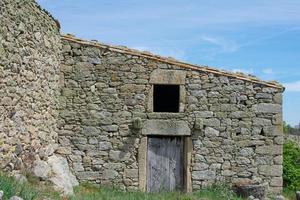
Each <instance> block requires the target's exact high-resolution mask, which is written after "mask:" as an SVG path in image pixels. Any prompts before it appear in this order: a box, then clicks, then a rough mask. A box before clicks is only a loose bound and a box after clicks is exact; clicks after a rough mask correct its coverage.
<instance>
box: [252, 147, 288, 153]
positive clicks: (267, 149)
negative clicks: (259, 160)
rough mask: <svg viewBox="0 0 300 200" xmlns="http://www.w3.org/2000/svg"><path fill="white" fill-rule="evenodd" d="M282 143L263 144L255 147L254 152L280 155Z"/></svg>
mask: <svg viewBox="0 0 300 200" xmlns="http://www.w3.org/2000/svg"><path fill="white" fill-rule="evenodd" d="M282 148H283V147H282V145H265V146H259V147H257V148H256V150H255V153H257V154H262V155H282V152H283V149H282Z"/></svg>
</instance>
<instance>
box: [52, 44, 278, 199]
mask: <svg viewBox="0 0 300 200" xmlns="http://www.w3.org/2000/svg"><path fill="white" fill-rule="evenodd" d="M156 69H172V70H179V71H180V72H184V73H186V78H185V80H184V85H183V89H184V91H185V94H181V95H183V96H184V100H183V101H182V102H181V103H182V104H183V105H181V112H180V113H176V114H162V113H153V112H151V109H149V102H151V98H152V97H151V95H152V93H151V84H150V76H151V74H153V72H154V70H156ZM157 76H159V73H157ZM61 77H62V80H63V82H62V85H64V87H63V88H62V93H61V97H60V102H61V110H60V120H59V129H60V134H59V143H60V148H59V149H58V152H59V153H60V154H62V155H65V156H66V157H67V158H68V160H69V163H70V166H71V168H72V169H73V170H74V172H75V174H76V176H77V178H78V179H79V180H80V181H86V180H88V181H93V182H96V183H100V184H114V185H118V186H120V187H123V188H127V189H137V188H138V186H139V182H138V179H139V173H138V172H139V171H138V166H139V163H138V148H139V144H140V142H141V138H142V136H141V133H140V132H138V131H136V130H134V129H133V128H132V121H134V119H136V118H141V119H142V124H145V123H146V122H147V121H149V120H153V119H171V120H181V121H186V122H188V126H189V128H190V129H191V130H192V135H191V138H192V141H193V144H192V145H193V147H192V148H193V151H192V163H191V169H190V170H191V172H192V176H191V178H192V187H193V189H194V190H197V189H200V188H202V187H206V186H208V185H211V184H213V183H220V182H225V183H234V182H238V181H240V180H243V181H245V180H252V181H255V182H259V183H266V184H267V185H268V186H270V188H269V191H270V192H274V193H279V192H280V191H281V189H282V144H283V135H282V107H281V104H282V91H280V89H274V88H271V87H267V86H264V85H262V84H255V83H251V82H247V81H242V80H238V79H235V78H228V77H225V76H219V75H215V74H212V73H205V72H201V71H195V70H191V69H184V68H182V67H178V66H175V65H170V64H165V63H162V62H159V61H155V60H152V59H147V58H142V57H139V56H134V55H128V54H124V53H118V52H115V51H110V50H109V48H98V47H93V46H89V45H83V44H79V43H76V42H70V41H67V40H64V41H63V60H62V65H61ZM160 78H161V77H157V80H160ZM162 78H163V77H162ZM150 104H151V103H150ZM142 126H143V125H142Z"/></svg>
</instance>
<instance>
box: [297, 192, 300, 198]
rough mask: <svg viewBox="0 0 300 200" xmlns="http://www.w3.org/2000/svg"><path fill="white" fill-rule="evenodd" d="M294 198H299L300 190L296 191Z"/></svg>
mask: <svg viewBox="0 0 300 200" xmlns="http://www.w3.org/2000/svg"><path fill="white" fill-rule="evenodd" d="M296 200H300V191H297V192H296Z"/></svg>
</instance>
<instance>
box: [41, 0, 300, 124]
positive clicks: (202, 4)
mask: <svg viewBox="0 0 300 200" xmlns="http://www.w3.org/2000/svg"><path fill="white" fill-rule="evenodd" d="M37 2H38V3H39V4H40V5H41V6H42V7H43V8H45V9H46V10H48V11H49V12H50V13H51V14H52V15H53V16H54V17H55V18H56V19H58V20H59V22H60V24H61V27H62V29H61V32H62V33H71V34H73V35H75V36H76V37H79V38H82V39H87V40H91V39H96V40H99V41H101V42H103V43H107V44H113V45H124V46H127V47H130V48H135V49H138V50H146V51H150V52H152V53H155V54H159V55H162V56H170V57H174V58H176V59H178V60H181V61H184V62H188V63H192V64H198V65H207V66H210V67H214V68H218V69H223V70H229V71H240V72H244V73H247V74H253V75H255V76H257V77H259V78H261V79H263V80H276V81H278V82H280V83H282V84H283V85H284V86H285V87H286V91H285V92H284V103H283V104H284V105H283V113H284V116H283V118H284V120H285V121H286V122H287V123H289V124H291V125H292V126H295V125H297V124H299V122H300V1H299V0H251V1H250V0H248V1H240V0H210V1H207V0H151V1H145V0H84V1H82V0H37Z"/></svg>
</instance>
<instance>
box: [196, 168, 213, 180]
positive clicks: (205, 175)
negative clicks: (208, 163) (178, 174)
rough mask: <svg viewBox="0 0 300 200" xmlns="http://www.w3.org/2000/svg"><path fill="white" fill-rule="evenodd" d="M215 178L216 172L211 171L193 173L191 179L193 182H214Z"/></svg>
mask: <svg viewBox="0 0 300 200" xmlns="http://www.w3.org/2000/svg"><path fill="white" fill-rule="evenodd" d="M215 178H216V172H215V171H212V170H205V171H193V172H192V179H194V180H202V181H204V180H214V179H215Z"/></svg>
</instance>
